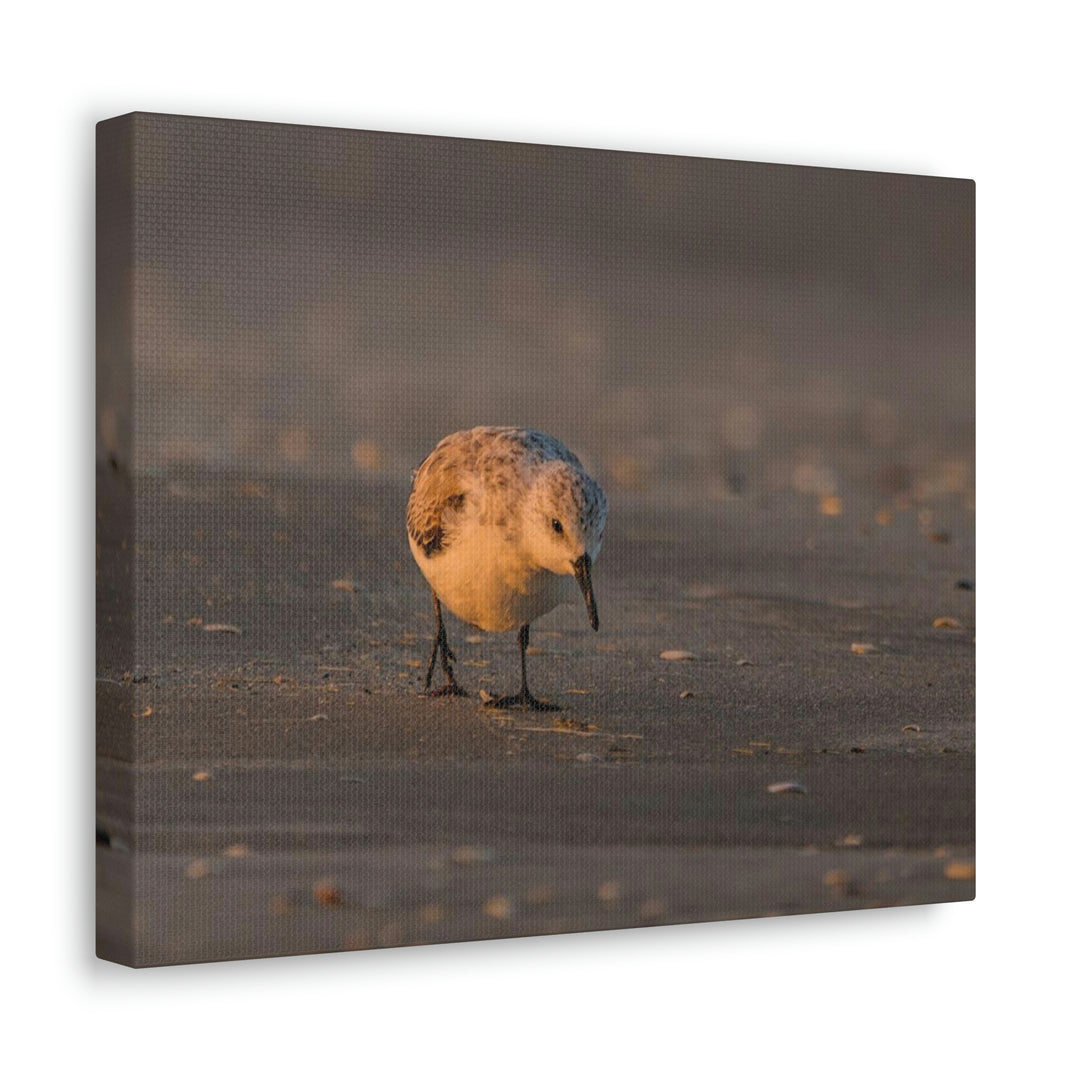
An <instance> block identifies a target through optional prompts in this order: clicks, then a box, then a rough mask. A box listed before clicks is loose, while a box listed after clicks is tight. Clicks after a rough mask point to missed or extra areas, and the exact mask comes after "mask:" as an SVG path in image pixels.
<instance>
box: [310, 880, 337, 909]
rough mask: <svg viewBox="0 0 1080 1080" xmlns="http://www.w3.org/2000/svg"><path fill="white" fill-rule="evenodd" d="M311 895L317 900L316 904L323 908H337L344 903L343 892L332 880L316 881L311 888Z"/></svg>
mask: <svg viewBox="0 0 1080 1080" xmlns="http://www.w3.org/2000/svg"><path fill="white" fill-rule="evenodd" d="M311 895H312V896H313V897H314V898H315V902H316V903H317V904H321V905H322V906H323V907H328V908H337V907H341V905H342V903H344V900H343V898H342V896H341V890H340V889H339V888H338V887H337V885H335V884H334V882H333V881H332V880H331V879H330V878H322V879H321V880H320V881H316V882H315V884H314V885H312V887H311Z"/></svg>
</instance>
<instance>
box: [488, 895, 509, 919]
mask: <svg viewBox="0 0 1080 1080" xmlns="http://www.w3.org/2000/svg"><path fill="white" fill-rule="evenodd" d="M513 912H514V908H513V905H512V904H511V903H510V901H509V900H507V898H506V897H505V896H493V897H491V898H490V899H489V900H486V901H485V902H484V914H485V915H488V916H490V917H491V918H492V919H509V918H510V916H511V915H512V914H513Z"/></svg>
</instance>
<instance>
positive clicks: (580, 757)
mask: <svg viewBox="0 0 1080 1080" xmlns="http://www.w3.org/2000/svg"><path fill="white" fill-rule="evenodd" d="M576 760H577V761H585V762H588V761H601V760H603V759H602V758H601V757H600V755H599V754H578V756H577V759H576Z"/></svg>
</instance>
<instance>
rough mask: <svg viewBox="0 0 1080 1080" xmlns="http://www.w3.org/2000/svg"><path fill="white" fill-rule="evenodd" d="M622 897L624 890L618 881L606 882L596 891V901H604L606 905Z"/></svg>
mask: <svg viewBox="0 0 1080 1080" xmlns="http://www.w3.org/2000/svg"><path fill="white" fill-rule="evenodd" d="M621 895H622V888H621V887H620V885H619V883H618V882H617V881H605V882H604V883H603V884H602V885H601V886H600V887H599V888H598V889H597V890H596V899H597V900H603V901H604V902H605V903H611V902H612V901H614V900H618V899H619V897H620V896H621Z"/></svg>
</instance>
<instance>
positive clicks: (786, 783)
mask: <svg viewBox="0 0 1080 1080" xmlns="http://www.w3.org/2000/svg"><path fill="white" fill-rule="evenodd" d="M765 790H766V791H768V793H769V794H770V795H805V794H806V788H804V787H803V786H802V784H800V783H799V782H798V781H797V780H778V781H777V782H776V783H775V784H770V785H769V786H768V787H767V788H766V789H765Z"/></svg>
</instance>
